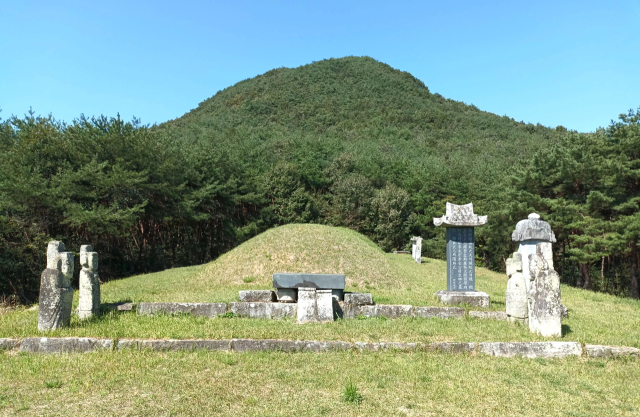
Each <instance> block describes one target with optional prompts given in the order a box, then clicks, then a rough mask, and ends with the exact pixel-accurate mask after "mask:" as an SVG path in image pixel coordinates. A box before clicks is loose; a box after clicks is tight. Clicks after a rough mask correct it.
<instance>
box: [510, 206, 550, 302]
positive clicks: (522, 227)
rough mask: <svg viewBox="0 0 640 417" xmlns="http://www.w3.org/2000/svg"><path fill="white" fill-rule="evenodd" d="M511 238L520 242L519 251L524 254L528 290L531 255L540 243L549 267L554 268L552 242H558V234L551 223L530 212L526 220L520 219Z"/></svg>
mask: <svg viewBox="0 0 640 417" xmlns="http://www.w3.org/2000/svg"><path fill="white" fill-rule="evenodd" d="M511 240H513V241H514V242H519V243H520V245H519V246H518V252H519V253H521V254H522V273H523V274H524V278H525V284H526V286H527V291H528V290H529V289H530V286H529V284H530V280H531V276H530V275H529V255H532V254H535V253H536V246H537V245H538V244H540V243H543V245H542V251H543V255H544V258H545V259H546V260H547V264H548V265H549V268H551V269H553V251H552V248H551V244H552V243H555V242H556V236H555V235H554V234H553V231H552V230H551V226H550V225H549V223H547V222H545V221H543V220H540V215H538V214H537V213H531V214H529V217H528V218H527V219H526V220H520V221H519V222H518V224H517V225H516V230H514V231H513V233H512V234H511Z"/></svg>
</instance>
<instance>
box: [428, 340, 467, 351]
mask: <svg viewBox="0 0 640 417" xmlns="http://www.w3.org/2000/svg"><path fill="white" fill-rule="evenodd" d="M476 345H477V344H476V343H472V342H435V343H431V344H429V352H442V353H465V352H474V351H475V350H476Z"/></svg>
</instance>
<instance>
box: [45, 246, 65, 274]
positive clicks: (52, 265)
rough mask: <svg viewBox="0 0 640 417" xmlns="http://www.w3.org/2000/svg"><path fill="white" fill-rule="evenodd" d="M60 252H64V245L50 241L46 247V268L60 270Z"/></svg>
mask: <svg viewBox="0 0 640 417" xmlns="http://www.w3.org/2000/svg"><path fill="white" fill-rule="evenodd" d="M60 252H64V243H62V242H58V241H57V240H52V241H51V242H49V245H48V246H47V268H48V269H60Z"/></svg>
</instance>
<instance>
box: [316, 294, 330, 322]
mask: <svg viewBox="0 0 640 417" xmlns="http://www.w3.org/2000/svg"><path fill="white" fill-rule="evenodd" d="M316 315H317V319H318V321H319V322H327V321H333V296H332V295H331V290H316Z"/></svg>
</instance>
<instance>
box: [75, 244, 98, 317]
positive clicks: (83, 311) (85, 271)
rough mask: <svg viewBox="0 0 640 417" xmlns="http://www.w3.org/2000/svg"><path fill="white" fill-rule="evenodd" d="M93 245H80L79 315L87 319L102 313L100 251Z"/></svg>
mask: <svg viewBox="0 0 640 417" xmlns="http://www.w3.org/2000/svg"><path fill="white" fill-rule="evenodd" d="M92 251H93V247H92V246H91V245H82V246H81V247H80V265H81V266H82V270H81V271H80V282H79V287H80V290H79V293H80V295H79V302H78V316H79V317H80V318H81V319H86V318H89V317H91V316H95V315H98V314H100V280H99V279H98V253H97V252H92Z"/></svg>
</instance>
